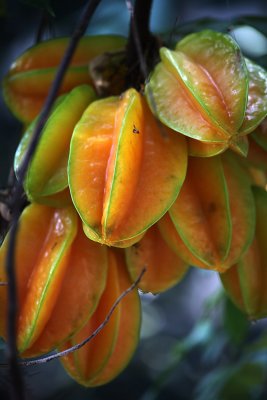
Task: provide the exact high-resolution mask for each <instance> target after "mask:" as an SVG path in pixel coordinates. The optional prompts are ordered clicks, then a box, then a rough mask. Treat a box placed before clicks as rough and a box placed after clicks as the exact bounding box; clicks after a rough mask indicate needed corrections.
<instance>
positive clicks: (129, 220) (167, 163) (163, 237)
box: [0, 31, 267, 386]
mask: <svg viewBox="0 0 267 400" xmlns="http://www.w3.org/2000/svg"><path fill="white" fill-rule="evenodd" d="M66 46H67V39H56V40H50V41H47V42H44V43H41V44H39V45H37V46H35V47H33V48H31V49H29V50H28V51H26V52H25V53H24V54H23V55H22V56H20V57H19V58H18V59H17V60H16V61H15V63H14V64H13V65H12V66H11V69H10V71H9V73H8V75H7V76H6V78H5V79H4V84H3V87H4V96H5V99H6V103H7V104H8V105H9V107H10V109H11V111H13V112H14V114H15V115H16V116H17V117H18V118H20V119H21V121H23V122H24V123H25V124H26V130H25V133H24V135H23V137H22V139H21V142H20V144H19V146H18V149H17V151H16V154H15V160H14V169H15V172H16V173H17V174H19V172H20V166H21V162H22V160H23V158H24V156H25V152H26V150H27V148H28V145H29V143H30V141H31V138H32V135H33V132H34V129H35V126H36V121H37V120H38V113H39V112H40V109H41V107H42V104H43V103H44V100H45V98H46V95H47V92H48V90H49V86H50V84H51V82H52V81H53V79H54V76H55V71H56V68H57V66H58V64H59V62H60V59H61V57H62V54H63V52H64V50H65V48H66ZM124 46H125V40H124V39H123V38H120V37H116V36H102V37H87V38H84V39H82V40H81V41H80V44H79V46H78V48H77V50H76V53H75V54H74V57H73V59H72V62H71V65H70V67H69V68H68V71H67V74H66V76H65V79H64V81H63V83H62V85H61V89H60V93H59V96H58V98H57V100H56V102H55V104H54V107H53V110H52V112H51V114H50V116H49V118H48V120H47V122H46V124H45V126H44V129H43V133H42V136H41V139H40V141H39V143H38V147H37V149H36V151H35V154H34V156H33V158H32V160H31V162H30V164H29V167H28V170H27V174H26V177H25V180H24V189H25V193H26V195H27V197H28V200H29V202H30V203H31V204H30V205H29V206H28V207H26V208H25V210H24V211H23V213H22V215H21V219H20V224H19V232H18V236H17V245H16V254H15V260H16V277H17V286H18V313H17V347H18V350H19V353H20V354H21V356H22V357H36V356H40V355H42V354H45V353H47V352H50V351H52V350H55V349H59V350H61V349H66V348H68V347H70V346H72V345H74V344H77V343H80V342H81V341H82V340H84V339H85V338H87V337H89V336H90V335H91V334H92V333H93V332H94V330H95V329H96V328H97V327H98V326H99V325H100V324H101V323H102V322H103V320H104V319H105V316H106V315H107V313H108V311H109V310H110V308H111V307H112V305H113V303H114V302H115V300H116V299H117V298H118V296H119V295H120V294H121V293H122V292H123V291H124V290H125V289H127V288H128V287H129V286H130V285H131V283H132V282H133V281H135V280H136V279H137V278H138V276H139V275H140V273H141V271H142V270H143V268H144V267H145V268H146V269H147V270H146V273H145V275H144V276H143V278H142V280H141V282H140V283H139V286H138V287H139V289H141V290H142V291H144V292H153V293H159V292H162V291H164V290H167V289H168V288H170V287H172V286H173V285H175V284H176V283H178V282H179V281H180V280H181V279H182V278H183V276H184V274H185V272H186V271H187V269H188V267H189V266H190V265H191V266H195V267H199V268H205V269H210V270H215V271H217V272H219V273H220V274H221V279H222V283H223V285H224V287H225V289H226V291H227V292H228V293H229V296H230V297H231V299H232V300H233V301H234V302H235V303H236V304H237V306H238V307H240V308H241V309H242V310H243V311H244V312H246V313H247V314H248V316H249V317H250V318H261V317H264V316H267V295H266V293H265V275H266V274H267V255H265V254H267V253H266V250H265V247H264V246H265V241H266V240H267V193H266V190H265V188H266V183H267V182H266V172H267V158H266V155H267V126H266V123H265V121H264V120H265V117H266V115H267V72H266V71H265V70H264V69H263V68H261V67H260V66H258V65H256V64H254V63H253V62H252V61H250V60H248V59H245V58H244V57H243V55H242V54H241V51H240V49H239V47H238V45H237V44H236V43H235V42H234V41H233V40H232V39H231V37H230V36H228V35H224V34H221V33H218V32H213V31H203V32H199V33H195V34H191V35H189V36H186V37H185V38H184V39H182V40H181V41H180V42H179V43H178V44H177V46H176V48H175V50H169V49H167V48H161V50H160V57H161V61H160V62H159V64H158V65H157V66H156V67H155V69H154V71H152V72H151V75H150V77H149V79H148V82H147V84H146V85H145V90H144V92H138V91H137V90H135V89H133V88H131V89H128V90H126V91H124V92H123V93H122V94H121V95H119V96H118V95H114V96H109V97H105V98H98V96H97V94H96V90H95V86H96V82H95V80H94V79H93V77H92V76H90V74H89V73H88V64H89V63H90V62H91V61H92V60H93V59H95V57H97V56H99V55H101V54H103V53H104V52H107V51H109V52H110V51H123V48H124ZM115 91H116V90H115ZM114 94H116V93H114ZM8 241H9V237H8V235H7V238H6V239H5V241H4V243H3V245H2V247H1V248H0V280H1V281H2V282H5V281H6V275H5V268H4V264H5V256H6V250H7V246H8ZM265 258H266V259H265ZM265 262H266V264H265ZM265 270H266V271H265ZM0 299H1V303H0V335H1V336H3V337H4V338H5V337H6V311H7V288H6V286H1V287H0ZM140 314H141V311H140V300H139V293H138V291H137V289H135V290H133V291H132V292H131V293H130V294H128V296H127V297H125V298H124V299H123V300H122V302H121V303H120V304H119V306H118V307H117V308H116V310H115V312H114V313H113V315H112V317H111V319H110V321H109V323H108V324H107V326H106V327H105V328H104V329H103V330H102V331H101V332H100V333H99V334H98V335H97V336H96V337H95V339H94V340H92V341H90V342H89V343H88V344H87V345H85V346H84V347H82V348H80V349H79V350H77V351H76V352H74V353H71V354H69V355H68V356H65V357H63V358H62V363H63V366H64V367H65V368H66V370H67V371H68V372H69V374H70V375H71V376H72V377H73V378H74V379H76V380H77V381H78V382H79V383H81V384H83V385H86V386H97V385H101V384H104V383H106V382H108V381H110V380H111V379H113V378H114V377H115V376H117V375H118V373H119V372H120V371H121V370H122V369H123V368H124V367H125V366H126V364H127V362H128V361H129V360H130V358H131V356H132V354H133V353H134V350H135V348H136V346H137V343H138V336H139V330H140Z"/></svg>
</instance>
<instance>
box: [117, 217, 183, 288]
mask: <svg viewBox="0 0 267 400" xmlns="http://www.w3.org/2000/svg"><path fill="white" fill-rule="evenodd" d="M163 218H164V217H163ZM125 254H126V262H127V267H128V271H129V273H130V276H131V278H132V280H133V281H135V280H136V279H137V278H138V276H139V275H140V273H141V271H142V269H143V268H144V266H145V267H146V273H145V274H144V276H143V278H142V280H141V281H140V283H139V285H138V288H139V289H141V290H142V291H143V292H151V293H160V292H164V291H166V290H168V289H170V288H171V287H173V286H174V285H176V284H177V283H178V282H180V281H181V280H182V279H183V277H184V275H185V273H186V271H187V270H188V267H189V266H188V264H187V263H186V262H184V261H183V260H182V259H181V258H180V257H179V256H178V255H177V254H176V253H175V252H174V251H173V250H172V249H171V247H170V246H169V245H168V243H167V242H166V241H165V240H164V239H163V236H162V234H161V232H160V230H159V228H158V224H155V225H153V226H152V227H151V228H149V229H148V231H147V232H146V233H145V235H144V237H143V238H142V239H141V240H140V242H138V243H136V244H135V245H133V246H131V247H128V248H126V249H125Z"/></svg>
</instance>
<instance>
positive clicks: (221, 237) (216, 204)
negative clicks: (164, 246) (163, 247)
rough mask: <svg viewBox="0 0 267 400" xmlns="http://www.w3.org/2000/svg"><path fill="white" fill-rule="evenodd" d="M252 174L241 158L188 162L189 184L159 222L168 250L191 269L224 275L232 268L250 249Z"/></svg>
mask: <svg viewBox="0 0 267 400" xmlns="http://www.w3.org/2000/svg"><path fill="white" fill-rule="evenodd" d="M250 185H251V179H250V175H249V173H248V172H247V171H246V170H245V169H244V168H243V166H242V164H240V163H239V162H238V159H237V156H235V155H234V154H233V153H232V154H231V153H230V152H226V153H225V154H224V155H223V156H216V157H212V158H193V157H192V158H190V160H189V164H188V172H187V176H186V180H185V182H184V185H183V187H182V189H181V192H180V194H179V196H178V198H177V200H176V201H175V202H174V204H173V206H172V207H171V208H170V210H169V216H170V217H171V219H170V218H169V217H168V216H164V217H163V218H162V220H160V221H159V224H158V225H159V229H160V230H161V232H162V234H163V237H164V238H165V240H166V241H167V242H168V244H169V245H170V246H171V247H172V248H173V249H174V250H175V251H176V253H177V254H178V255H180V257H181V258H183V259H184V260H185V261H186V262H188V263H189V264H191V265H194V266H198V267H201V268H207V269H214V270H217V271H220V272H223V271H225V270H226V269H228V268H230V267H231V266H232V265H233V264H234V263H235V262H237V261H238V259H239V258H240V257H241V256H242V254H243V253H244V252H245V251H246V249H247V248H248V246H249V245H250V243H251V241H252V239H253V235H254V229H255V206H254V199H253V195H252V191H251V186H250Z"/></svg>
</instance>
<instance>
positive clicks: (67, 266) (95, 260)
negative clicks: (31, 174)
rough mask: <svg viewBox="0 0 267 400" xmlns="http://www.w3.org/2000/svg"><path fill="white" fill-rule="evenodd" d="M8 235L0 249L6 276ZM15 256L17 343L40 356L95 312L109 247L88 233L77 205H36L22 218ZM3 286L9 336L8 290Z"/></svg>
mask: <svg viewBox="0 0 267 400" xmlns="http://www.w3.org/2000/svg"><path fill="white" fill-rule="evenodd" d="M8 240H9V238H8V236H7V238H6V239H5V241H4V243H3V245H2V247H1V249H0V274H1V275H0V277H1V281H5V280H6V275H5V255H6V250H7V245H8ZM15 260H16V278H17V288H18V314H17V347H18V350H19V352H20V353H21V354H22V355H23V356H24V357H33V356H39V355H41V354H44V353H47V352H50V351H51V350H53V349H55V348H56V347H57V346H58V345H60V344H62V343H64V342H65V341H66V340H67V339H69V337H71V336H72V335H73V334H74V333H75V332H76V331H77V330H79V329H80V328H81V326H82V325H84V323H86V321H87V320H88V319H89V317H90V315H91V314H92V313H93V311H94V309H95V308H96V306H97V304H98V301H99V298H100V297H101V295H102V292H103V290H104V287H105V280H106V272H107V254H106V249H105V248H104V247H101V246H99V245H97V244H96V243H94V242H92V241H89V240H88V239H87V238H86V237H85V235H84V234H83V231H82V227H81V224H80V223H79V221H78V216H77V214H76V212H75V210H74V208H73V207H68V208H61V209H54V208H50V207H47V206H42V205H37V204H32V205H30V206H28V207H27V208H26V209H25V210H24V212H23V213H22V215H21V218H20V228H19V232H18V236H17V246H16V255H15ZM74 265H75V268H74ZM74 282H75V288H76V289H75V290H74V287H73V284H74ZM88 288H90V289H89V290H88ZM0 289H1V290H0V297H1V308H0V314H1V325H0V335H1V336H2V337H4V338H5V337H6V326H5V321H6V307H7V291H6V287H4V286H3V287H1V288H0ZM66 307H67V309H66Z"/></svg>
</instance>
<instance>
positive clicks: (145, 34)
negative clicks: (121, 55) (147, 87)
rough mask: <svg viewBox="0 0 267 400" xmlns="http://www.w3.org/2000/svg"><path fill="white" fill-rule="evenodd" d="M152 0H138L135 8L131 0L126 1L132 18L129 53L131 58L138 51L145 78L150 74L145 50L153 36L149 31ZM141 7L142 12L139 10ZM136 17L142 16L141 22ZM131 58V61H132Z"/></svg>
mask: <svg viewBox="0 0 267 400" xmlns="http://www.w3.org/2000/svg"><path fill="white" fill-rule="evenodd" d="M152 1H153V0H147V1H145V2H143V1H142V4H141V3H140V1H139V0H137V1H136V4H135V10H134V8H133V4H132V2H131V0H126V1H125V3H126V7H127V9H128V11H129V14H130V20H131V31H130V36H129V44H128V47H129V48H130V52H129V53H130V57H131V60H133V59H134V58H135V53H137V58H138V61H139V63H140V70H141V73H142V75H143V78H144V80H145V79H146V78H147V76H148V68H147V64H146V61H145V57H144V51H145V44H147V43H149V41H148V40H147V39H148V38H151V34H150V31H149V17H150V11H151V6H152ZM139 9H140V11H141V12H138V10H139ZM136 18H140V19H141V21H140V22H141V23H138V21H136ZM137 25H138V28H140V29H137ZM141 29H142V31H141ZM139 32H140V33H139ZM133 49H134V51H133ZM131 60H130V63H131V62H132V61H131ZM128 61H129V60H128ZM139 63H138V64H139Z"/></svg>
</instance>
